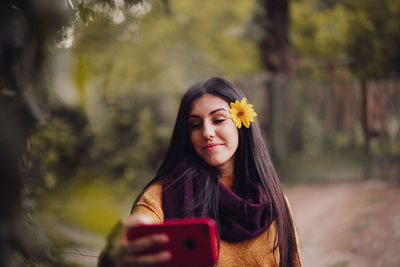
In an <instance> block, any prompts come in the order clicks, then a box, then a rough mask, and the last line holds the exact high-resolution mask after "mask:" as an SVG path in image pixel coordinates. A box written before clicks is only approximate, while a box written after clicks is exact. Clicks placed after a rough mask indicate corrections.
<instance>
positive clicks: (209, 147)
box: [204, 144, 219, 151]
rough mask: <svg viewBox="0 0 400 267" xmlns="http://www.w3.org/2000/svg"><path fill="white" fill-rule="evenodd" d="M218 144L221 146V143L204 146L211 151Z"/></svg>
mask: <svg viewBox="0 0 400 267" xmlns="http://www.w3.org/2000/svg"><path fill="white" fill-rule="evenodd" d="M218 146H219V144H212V145H207V146H205V147H204V149H205V150H206V151H211V150H214V149H216V148H217V147H218Z"/></svg>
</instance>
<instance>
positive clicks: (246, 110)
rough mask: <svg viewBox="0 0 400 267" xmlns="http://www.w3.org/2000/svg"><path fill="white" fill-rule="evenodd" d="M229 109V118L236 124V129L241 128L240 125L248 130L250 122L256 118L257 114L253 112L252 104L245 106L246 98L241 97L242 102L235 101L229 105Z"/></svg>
mask: <svg viewBox="0 0 400 267" xmlns="http://www.w3.org/2000/svg"><path fill="white" fill-rule="evenodd" d="M230 105H231V108H230V109H229V113H230V114H231V115H229V117H230V118H231V119H232V120H233V122H234V123H235V124H236V127H238V128H239V129H240V128H241V127H242V123H243V125H244V127H246V128H249V127H250V122H253V121H254V117H256V116H257V113H255V112H254V109H253V105H252V104H246V98H245V97H243V98H242V101H240V102H239V100H236V101H235V103H233V102H231V103H230Z"/></svg>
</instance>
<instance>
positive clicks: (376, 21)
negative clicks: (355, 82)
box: [346, 0, 400, 79]
mask: <svg viewBox="0 0 400 267" xmlns="http://www.w3.org/2000/svg"><path fill="white" fill-rule="evenodd" d="M348 9H349V10H350V11H351V16H350V25H351V27H350V28H349V31H348V32H347V36H346V37H347V38H348V39H349V43H348V46H347V49H346V52H347V53H348V54H349V55H351V58H352V62H351V63H352V67H353V70H354V72H355V74H356V75H357V76H358V77H360V78H362V79H368V78H376V77H391V76H395V75H399V74H400V51H399V49H398V48H399V46H400V27H399V25H400V3H399V1H390V0H385V1H373V0H358V1H349V4H348Z"/></svg>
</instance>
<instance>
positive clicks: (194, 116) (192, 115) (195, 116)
mask: <svg viewBox="0 0 400 267" xmlns="http://www.w3.org/2000/svg"><path fill="white" fill-rule="evenodd" d="M221 110H223V111H226V112H228V111H227V110H226V109H225V108H217V109H215V110H213V111H211V112H210V113H209V114H208V115H212V114H214V113H216V112H218V111H221ZM189 118H200V115H195V114H190V115H189Z"/></svg>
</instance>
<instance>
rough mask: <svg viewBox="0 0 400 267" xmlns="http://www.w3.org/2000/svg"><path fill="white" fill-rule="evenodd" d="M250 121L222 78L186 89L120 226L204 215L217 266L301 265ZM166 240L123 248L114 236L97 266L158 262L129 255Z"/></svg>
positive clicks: (159, 259) (161, 257)
mask: <svg viewBox="0 0 400 267" xmlns="http://www.w3.org/2000/svg"><path fill="white" fill-rule="evenodd" d="M239 101H240V102H239ZM255 116H257V114H256V113H255V112H254V110H253V108H252V105H249V104H247V103H246V98H245V96H244V94H243V93H242V92H241V91H240V89H238V88H237V87H236V86H234V85H233V84H231V83H230V82H228V81H226V80H224V79H222V78H211V79H209V80H207V81H206V82H203V83H198V84H195V85H194V86H192V87H191V88H190V89H189V90H188V92H187V93H186V94H185V95H184V96H183V98H182V101H181V104H180V108H179V111H178V116H177V119H176V124H175V127H174V131H173V134H172V137H171V143H170V146H169V149H168V152H167V155H166V157H165V159H164V161H163V163H162V164H161V167H160V168H159V170H158V172H157V175H156V177H155V178H154V179H153V180H152V181H151V182H150V183H149V184H148V185H147V186H146V187H145V189H144V190H143V191H142V193H141V195H139V197H138V198H137V200H136V201H135V203H134V205H133V208H132V215H131V216H130V217H129V218H128V219H127V220H125V221H124V223H123V226H124V228H125V229H126V228H129V227H133V226H136V225H138V224H140V223H162V222H163V220H164V219H169V218H184V217H204V216H207V217H211V218H213V219H214V220H215V221H216V223H217V226H218V231H219V237H220V255H219V260H218V264H217V265H218V266H301V263H300V259H299V252H298V247H297V242H296V233H295V228H294V223H293V220H292V217H291V214H290V208H289V204H288V202H287V201H286V199H285V197H284V195H283V192H282V188H281V186H280V184H279V180H278V177H277V175H276V173H275V170H274V168H273V165H272V163H271V160H270V158H269V155H268V152H267V149H266V147H265V144H264V141H263V138H262V136H261V132H260V128H259V126H258V122H257V121H254V118H253V117H255ZM242 124H243V126H244V127H242ZM145 215H146V216H147V217H145ZM120 236H123V235H120ZM166 242H168V241H167V238H166V237H165V236H164V235H153V236H149V237H145V238H142V239H140V240H137V241H134V242H131V243H128V242H127V241H126V240H125V239H124V238H122V237H120V238H118V241H117V242H114V243H116V244H114V246H112V248H111V247H109V248H108V249H107V253H105V255H106V257H103V259H102V260H100V266H107V262H110V263H115V265H117V266H145V265H151V264H162V263H163V262H165V261H167V260H168V259H169V258H170V257H171V255H169V254H168V252H161V253H158V254H154V255H147V256H136V257H135V256H132V255H134V253H135V252H139V251H140V250H144V249H147V248H149V247H154V246H158V245H161V244H164V243H166Z"/></svg>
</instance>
